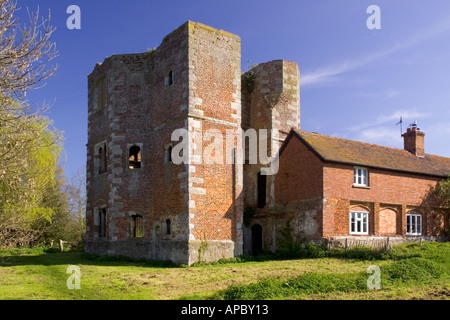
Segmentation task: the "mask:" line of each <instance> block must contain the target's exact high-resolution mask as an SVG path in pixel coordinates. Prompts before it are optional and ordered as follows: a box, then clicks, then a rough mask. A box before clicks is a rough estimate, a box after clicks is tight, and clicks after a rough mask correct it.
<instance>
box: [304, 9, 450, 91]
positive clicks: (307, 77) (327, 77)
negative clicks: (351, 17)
mask: <svg viewBox="0 0 450 320" xmlns="http://www.w3.org/2000/svg"><path fill="white" fill-rule="evenodd" d="M448 30H450V19H449V17H447V18H446V19H444V20H443V21H439V22H438V23H436V24H434V25H433V26H431V27H430V28H428V29H426V30H422V31H420V32H418V33H417V34H415V35H413V36H411V37H410V38H408V39H407V40H405V41H403V42H400V43H397V44H396V45H394V46H392V47H391V48H390V49H387V50H382V51H379V52H377V53H374V54H371V55H368V56H366V57H363V58H356V59H352V60H349V61H346V62H341V63H337V64H335V65H331V66H325V67H321V68H318V69H316V70H314V71H312V72H309V73H306V74H304V75H303V76H302V78H301V85H302V87H304V86H311V85H321V84H324V83H328V82H331V81H335V80H337V76H339V75H342V74H344V73H348V72H350V71H353V70H355V69H357V68H359V67H362V66H365V65H367V64H370V63H372V62H375V61H377V60H380V59H381V58H384V57H386V56H389V55H391V54H392V53H394V52H397V51H399V50H401V49H404V48H408V47H411V46H413V45H416V44H417V43H420V42H422V41H423V40H426V39H428V38H431V37H434V36H436V35H439V34H441V33H443V32H447V31H448Z"/></svg>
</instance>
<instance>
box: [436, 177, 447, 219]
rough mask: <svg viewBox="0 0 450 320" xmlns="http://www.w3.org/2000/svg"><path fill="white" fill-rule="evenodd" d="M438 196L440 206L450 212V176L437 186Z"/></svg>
mask: <svg viewBox="0 0 450 320" xmlns="http://www.w3.org/2000/svg"><path fill="white" fill-rule="evenodd" d="M436 196H437V198H438V201H439V203H440V205H441V206H442V207H444V208H446V209H448V210H450V174H449V175H448V177H447V179H443V180H441V181H440V182H439V184H438V185H437V187H436Z"/></svg>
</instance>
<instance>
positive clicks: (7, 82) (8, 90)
mask: <svg viewBox="0 0 450 320" xmlns="http://www.w3.org/2000/svg"><path fill="white" fill-rule="evenodd" d="M17 10H18V8H17V3H16V2H15V1H12V0H0V66H1V68H0V95H1V96H3V97H10V98H17V99H21V98H23V97H24V96H25V95H26V93H27V91H28V90H29V89H32V88H36V86H37V84H39V83H42V80H45V79H47V78H48V77H50V76H52V75H53V74H54V72H55V71H56V68H57V66H56V65H50V64H49V62H50V61H51V60H53V59H54V58H55V57H56V55H57V51H56V45H55V43H54V42H51V41H50V37H51V35H52V33H53V31H54V30H55V29H54V28H53V27H52V26H51V25H50V13H49V15H48V18H47V19H43V18H42V19H40V18H39V9H38V10H37V11H36V12H35V13H30V12H29V11H28V9H27V11H28V17H29V25H27V24H23V25H20V24H19V23H18V21H17V19H16V18H15V17H14V14H15V12H16V11H17Z"/></svg>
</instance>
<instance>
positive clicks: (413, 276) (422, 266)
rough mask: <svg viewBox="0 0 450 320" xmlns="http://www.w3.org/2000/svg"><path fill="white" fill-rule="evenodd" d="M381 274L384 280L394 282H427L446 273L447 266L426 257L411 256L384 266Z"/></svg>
mask: <svg viewBox="0 0 450 320" xmlns="http://www.w3.org/2000/svg"><path fill="white" fill-rule="evenodd" d="M381 274H382V275H383V276H384V280H385V281H388V282H394V283H398V282H400V283H407V282H413V283H420V282H421V283H424V282H425V283H426V282H430V281H432V280H433V279H439V278H440V277H441V276H443V275H444V274H446V269H445V267H444V266H443V265H442V264H440V263H438V262H434V261H431V260H428V259H424V258H411V259H405V260H399V261H395V262H394V263H392V264H390V265H388V266H385V267H383V268H382V272H381Z"/></svg>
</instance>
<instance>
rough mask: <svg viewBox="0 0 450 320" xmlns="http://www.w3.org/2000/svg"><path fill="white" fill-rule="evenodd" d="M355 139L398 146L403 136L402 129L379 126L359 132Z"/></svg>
mask: <svg viewBox="0 0 450 320" xmlns="http://www.w3.org/2000/svg"><path fill="white" fill-rule="evenodd" d="M355 139H356V140H359V141H364V142H369V143H376V144H383V145H389V146H397V145H398V144H399V143H400V142H401V139H402V138H401V136H400V130H396V129H394V128H392V127H389V128H388V127H377V128H370V129H365V130H362V131H360V132H358V134H357V135H356V136H355Z"/></svg>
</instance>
